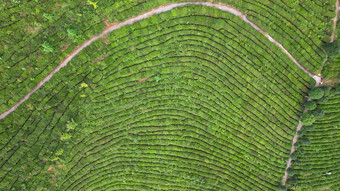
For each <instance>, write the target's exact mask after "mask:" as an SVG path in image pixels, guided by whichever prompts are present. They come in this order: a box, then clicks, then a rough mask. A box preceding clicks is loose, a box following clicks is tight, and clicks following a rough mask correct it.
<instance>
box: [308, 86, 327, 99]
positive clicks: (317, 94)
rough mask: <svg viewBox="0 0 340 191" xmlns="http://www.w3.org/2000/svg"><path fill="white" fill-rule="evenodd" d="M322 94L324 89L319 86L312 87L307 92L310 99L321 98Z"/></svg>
mask: <svg viewBox="0 0 340 191" xmlns="http://www.w3.org/2000/svg"><path fill="white" fill-rule="evenodd" d="M323 95H324V91H323V90H322V89H321V88H313V89H311V90H310V91H309V92H308V96H309V97H310V98H311V99H312V100H317V99H320V98H322V96H323Z"/></svg>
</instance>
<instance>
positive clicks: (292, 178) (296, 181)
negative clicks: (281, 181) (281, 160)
mask: <svg viewBox="0 0 340 191" xmlns="http://www.w3.org/2000/svg"><path fill="white" fill-rule="evenodd" d="M286 184H290V185H294V186H296V185H297V184H298V180H297V178H296V177H295V176H293V177H291V178H289V179H288V180H287V182H286Z"/></svg>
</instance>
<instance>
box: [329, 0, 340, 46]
mask: <svg viewBox="0 0 340 191" xmlns="http://www.w3.org/2000/svg"><path fill="white" fill-rule="evenodd" d="M339 6H340V0H337V1H336V4H335V17H334V19H333V22H334V25H333V32H332V38H331V42H334V40H335V35H336V23H337V22H338V18H339V17H338V15H339Z"/></svg>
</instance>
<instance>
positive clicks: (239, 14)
mask: <svg viewBox="0 0 340 191" xmlns="http://www.w3.org/2000/svg"><path fill="white" fill-rule="evenodd" d="M338 1H339V0H338ZM185 5H203V6H207V7H213V8H216V9H220V10H222V11H225V12H229V13H231V14H233V15H235V16H237V17H239V18H240V19H241V20H243V21H244V22H246V23H248V24H250V25H251V26H252V27H253V28H255V29H256V30H257V31H259V32H260V33H262V34H263V35H264V36H265V37H267V39H268V40H269V41H270V42H272V43H274V44H275V45H276V46H278V47H279V48H280V49H281V50H282V51H283V52H284V53H285V54H286V55H287V56H288V57H289V58H290V59H291V60H293V62H294V63H295V64H296V65H297V66H298V67H299V68H301V69H302V70H303V71H304V72H305V73H307V74H308V75H309V76H310V77H312V78H313V79H314V80H315V81H316V84H317V85H318V84H320V83H321V76H317V75H314V74H313V73H311V72H310V71H308V70H307V69H306V68H304V67H303V66H302V65H301V64H300V63H299V62H298V61H297V60H296V59H295V58H294V57H293V56H292V55H291V54H290V53H289V52H288V51H287V50H286V49H285V48H284V47H283V45H282V44H281V43H279V42H278V41H277V40H275V39H274V38H273V37H271V36H270V35H269V34H267V33H266V32H265V31H264V30H262V29H261V28H260V27H258V26H257V25H256V24H255V23H253V22H252V21H249V20H248V19H247V16H246V15H245V14H243V13H242V12H241V11H239V10H238V9H236V8H234V7H231V6H229V5H226V4H222V3H218V4H213V3H210V2H182V3H171V4H167V5H162V6H159V7H157V8H154V9H151V10H150V11H147V12H144V13H142V14H140V15H138V16H135V17H131V18H129V19H127V20H125V21H123V22H121V23H118V24H115V25H113V26H110V27H108V28H106V29H105V30H103V32H102V33H100V34H99V35H97V36H93V37H92V38H90V39H89V40H87V41H86V42H84V43H83V44H82V45H81V46H78V47H77V48H76V49H75V50H73V52H72V53H70V54H69V55H67V56H66V58H65V60H63V61H62V62H61V63H60V64H59V65H58V66H57V67H56V68H55V69H54V70H53V71H52V72H50V73H49V74H48V75H47V76H46V77H45V78H44V79H43V80H41V81H40V82H39V83H38V84H37V85H36V86H35V87H34V88H33V89H32V90H31V91H30V92H29V93H28V94H27V95H26V96H25V97H24V98H23V99H22V100H20V101H19V102H18V103H17V104H15V105H14V106H13V107H11V108H10V109H9V110H8V111H6V112H4V113H2V114H1V115H0V120H1V119H3V118H5V117H6V116H7V115H9V114H10V113H12V112H13V111H14V110H15V109H16V108H18V107H19V106H20V105H21V104H22V103H23V102H24V101H26V100H27V99H28V98H29V97H30V96H31V95H32V94H33V93H34V92H36V91H37V90H38V89H39V88H40V87H41V86H43V85H44V83H46V82H48V81H49V80H50V79H51V78H52V76H53V75H54V74H55V73H57V72H58V71H59V70H60V69H61V68H63V67H65V66H66V65H67V63H68V62H70V61H71V59H72V58H74V57H75V56H76V55H77V54H78V53H79V52H80V51H82V50H83V49H84V48H86V47H87V46H89V45H90V44H92V43H93V42H94V41H96V40H98V39H99V38H103V37H104V36H105V35H106V34H108V33H110V32H112V31H114V30H117V29H119V28H122V27H124V26H126V25H131V24H133V23H135V22H137V21H140V20H143V19H146V18H148V17H151V16H153V15H156V14H160V13H163V12H167V11H170V10H172V9H174V8H176V7H181V6H185ZM336 18H337V17H336Z"/></svg>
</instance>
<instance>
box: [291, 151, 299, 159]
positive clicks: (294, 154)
mask: <svg viewBox="0 0 340 191" xmlns="http://www.w3.org/2000/svg"><path fill="white" fill-rule="evenodd" d="M290 158H291V159H292V160H296V159H297V156H296V153H295V152H294V153H292V154H290Z"/></svg>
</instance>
